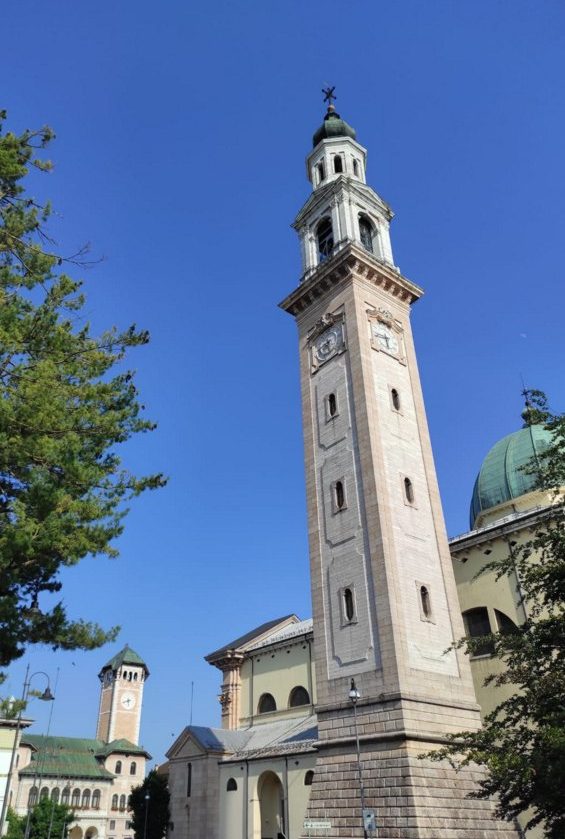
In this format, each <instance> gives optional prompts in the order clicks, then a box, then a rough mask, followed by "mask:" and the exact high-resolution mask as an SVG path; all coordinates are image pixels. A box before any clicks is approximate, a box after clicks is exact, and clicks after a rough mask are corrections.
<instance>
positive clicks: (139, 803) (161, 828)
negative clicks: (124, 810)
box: [128, 769, 171, 839]
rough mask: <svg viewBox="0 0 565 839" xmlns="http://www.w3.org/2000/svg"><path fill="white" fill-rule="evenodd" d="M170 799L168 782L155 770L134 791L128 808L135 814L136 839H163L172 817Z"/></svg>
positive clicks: (133, 820) (134, 828)
mask: <svg viewBox="0 0 565 839" xmlns="http://www.w3.org/2000/svg"><path fill="white" fill-rule="evenodd" d="M146 795H149V799H147V798H146ZM169 799H170V795H169V790H168V788H167V780H166V778H164V777H163V776H162V775H159V773H158V772H156V771H155V770H154V769H153V770H152V771H151V772H150V773H149V775H148V776H147V777H146V778H145V780H144V781H143V783H142V784H140V786H138V787H134V788H133V789H132V791H131V795H130V797H129V802H128V806H129V809H130V810H131V812H132V813H133V819H132V822H133V832H134V834H135V839H163V836H165V834H166V832H167V827H168V824H169V819H170V816H171V814H170V811H169ZM146 817H147V832H146V830H145V828H146Z"/></svg>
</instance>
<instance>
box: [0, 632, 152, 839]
mask: <svg viewBox="0 0 565 839" xmlns="http://www.w3.org/2000/svg"><path fill="white" fill-rule="evenodd" d="M148 676H149V670H148V668H147V665H146V664H145V662H144V661H143V659H142V658H141V657H140V656H139V655H138V654H137V653H136V652H135V651H134V650H132V649H131V648H130V647H128V646H125V647H124V648H123V650H121V651H120V652H119V653H117V654H116V655H115V656H114V657H113V658H111V659H110V661H108V662H107V664H105V665H104V667H103V668H102V670H101V671H100V673H99V674H98V678H99V679H100V683H101V688H100V704H99V710H98V722H97V730H96V738H95V739H88V738H79V737H46V736H43V735H40V734H28V733H27V732H24V733H23V734H22V735H21V739H20V745H19V753H18V761H17V768H16V772H15V777H13V778H12V782H11V794H10V806H11V807H12V808H13V809H14V810H15V811H16V813H17V814H18V815H26V814H27V813H28V811H29V809H30V808H31V807H33V806H34V805H35V804H36V803H37V802H38V801H39V800H41V799H43V798H48V799H50V800H51V801H53V802H55V803H61V804H67V805H69V806H70V807H71V808H72V809H73V811H74V812H75V814H76V821H75V822H74V823H73V824H72V825H71V828H70V830H69V837H70V839H133V831H132V830H131V824H130V819H131V815H130V814H129V813H128V811H127V804H128V797H129V794H130V792H131V790H132V788H133V787H134V786H138V785H139V784H141V783H142V782H143V779H144V778H145V764H146V761H147V760H148V759H150V757H151V755H150V754H148V752H146V751H145V749H144V748H143V747H142V746H140V745H139V744H138V741H139V726H140V721H141V708H142V702H143V689H144V686H145V680H146V679H147V677H148Z"/></svg>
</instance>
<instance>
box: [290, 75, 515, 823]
mask: <svg viewBox="0 0 565 839" xmlns="http://www.w3.org/2000/svg"><path fill="white" fill-rule="evenodd" d="M332 93H333V91H330V94H332ZM331 98H334V97H333V96H330V105H329V107H328V110H327V114H326V116H325V118H324V121H323V124H322V126H321V127H320V128H319V129H318V130H317V131H316V133H315V134H314V138H313V149H312V151H311V153H310V154H309V156H308V158H307V172H308V178H309V180H310V182H311V183H312V187H313V191H312V195H311V196H310V198H309V199H308V201H307V202H306V204H305V205H304V207H303V208H302V209H301V210H300V212H299V214H298V216H297V218H296V221H295V223H294V227H295V229H296V231H297V233H298V236H299V238H300V244H301V253H302V267H303V273H302V278H301V281H300V283H299V285H298V288H296V289H295V291H293V292H292V293H291V294H289V295H288V297H286V299H285V300H284V301H283V302H282V303H281V304H280V305H281V307H282V308H283V309H284V310H285V311H287V312H289V313H290V314H291V315H293V316H294V317H295V319H296V323H297V326H298V334H299V347H300V370H301V373H300V375H301V386H302V404H303V424H304V444H305V462H306V479H307V503H308V529H309V539H310V545H309V548H310V566H311V586H312V604H313V630H314V659H315V662H316V695H317V702H316V710H317V716H318V743H317V748H318V754H317V760H316V769H315V773H314V778H313V784H312V790H311V795H310V800H309V804H308V809H307V813H306V817H307V821H308V820H309V819H310V820H312V822H313V821H315V820H319V821H324V822H325V823H326V825H327V832H326V834H325V835H327V836H328V837H332V839H338V837H339V839H351V837H359V836H361V835H363V834H362V832H361V827H362V816H361V804H362V803H363V804H364V805H365V808H366V811H368V813H366V817H367V818H368V819H369V822H367V824H370V817H371V812H372V813H374V817H375V822H376V832H374V833H372V834H371V835H375V836H377V837H378V839H440V837H442V839H490V837H493V836H501V837H503V836H504V837H507V838H508V839H509V837H515V836H516V833H515V831H514V829H513V828H512V826H511V825H509V824H507V823H504V822H501V821H498V820H496V819H495V818H494V815H493V812H494V805H493V804H492V803H491V802H489V801H473V800H470V799H468V798H467V794H468V793H469V791H470V790H472V789H473V787H474V784H475V782H476V779H477V777H478V775H477V774H476V772H473V771H471V770H465V771H462V772H460V773H459V774H456V773H455V771H454V770H453V769H451V767H450V766H449V765H447V764H445V765H444V764H438V763H432V762H431V761H429V760H425V759H424V760H422V759H420V758H419V756H420V755H422V754H423V753H425V752H428V751H430V750H431V749H434V748H436V747H438V746H440V745H441V744H442V743H443V742H444V738H445V735H446V734H448V733H456V732H459V731H462V730H473V729H476V728H477V727H478V726H479V725H480V717H479V707H478V705H477V702H476V699H475V693H474V689H473V684H472V680H471V672H470V668H469V663H468V661H467V659H466V657H465V655H464V654H463V653H462V652H459V651H456V650H453V649H451V650H450V651H449V652H446V650H448V648H450V645H451V644H452V643H453V642H454V641H455V640H457V639H458V638H460V637H462V636H463V634H464V628H463V624H462V620H461V615H460V610H459V605H458V600H457V594H456V589H455V582H454V578H453V571H452V564H451V558H450V553H449V548H448V543H447V537H446V533H445V526H444V521H443V514H442V509H441V503H440V497H439V490H438V484H437V478H436V473H435V467H434V463H433V457H432V450H431V444H430V438H429V433H428V427H427V421H426V415H425V410H424V402H423V397H422V392H421V387H420V379H419V375H418V366H417V361H416V354H415V350H414V344H413V340H412V332H411V327H410V312H411V307H412V305H413V304H414V303H415V302H416V301H417V300H418V299H419V298H420V296H421V295H422V293H423V292H422V289H420V288H419V287H418V286H417V285H415V284H414V283H413V282H411V281H410V280H408V279H407V278H406V277H404V276H403V275H402V274H401V273H400V271H399V269H398V268H397V267H396V266H395V264H394V258H393V253H392V247H391V241H390V233H389V227H390V222H391V220H392V218H393V213H392V210H391V208H390V207H389V206H388V204H387V203H386V202H385V201H383V199H382V198H380V196H379V195H378V194H377V193H376V192H375V191H374V190H373V189H371V188H370V187H369V186H368V185H367V183H366V174H365V173H366V163H367V151H366V149H365V148H364V147H363V146H362V145H360V143H359V142H358V141H357V140H356V133H355V131H354V129H353V128H352V127H351V126H349V125H348V124H347V123H346V122H345V121H344V120H343V119H341V117H340V116H339V114H338V113H337V112H336V110H335V107H334V105H333V104H331ZM352 680H353V689H354V691H355V694H354V696H355V699H356V702H355V703H352V701H351V698H350V692H351V689H352ZM357 695H358V698H357ZM354 705H355V707H354ZM354 711H355V714H356V720H357V727H356V725H355V717H354ZM356 728H357V732H358V734H359V744H360V752H361V765H362V772H363V775H362V785H361V784H360V778H359V776H358V763H357V757H356ZM361 786H362V787H364V800H363V802H361ZM368 829H369V828H368ZM365 835H367V834H365Z"/></svg>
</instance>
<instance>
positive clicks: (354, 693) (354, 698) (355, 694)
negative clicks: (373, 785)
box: [349, 679, 368, 839]
mask: <svg viewBox="0 0 565 839" xmlns="http://www.w3.org/2000/svg"><path fill="white" fill-rule="evenodd" d="M349 699H350V701H351V704H352V705H353V719H354V720H355V743H356V745H357V772H358V774H359V791H360V793H361V824H362V825H363V836H364V839H368V833H367V828H366V827H365V787H364V786H363V767H362V766H361V749H360V747H359V728H358V726H357V702H358V701H359V700H360V699H361V694H360V693H359V691H358V690H357V686H356V685H355V679H351V688H350V690H349Z"/></svg>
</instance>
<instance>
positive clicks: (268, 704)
mask: <svg viewBox="0 0 565 839" xmlns="http://www.w3.org/2000/svg"><path fill="white" fill-rule="evenodd" d="M276 710H277V703H276V702H275V698H274V696H272V695H271V694H270V693H264V694H263V695H262V696H261V697H260V698H259V704H258V706H257V712H258V713H259V714H269V713H271V711H276Z"/></svg>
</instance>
